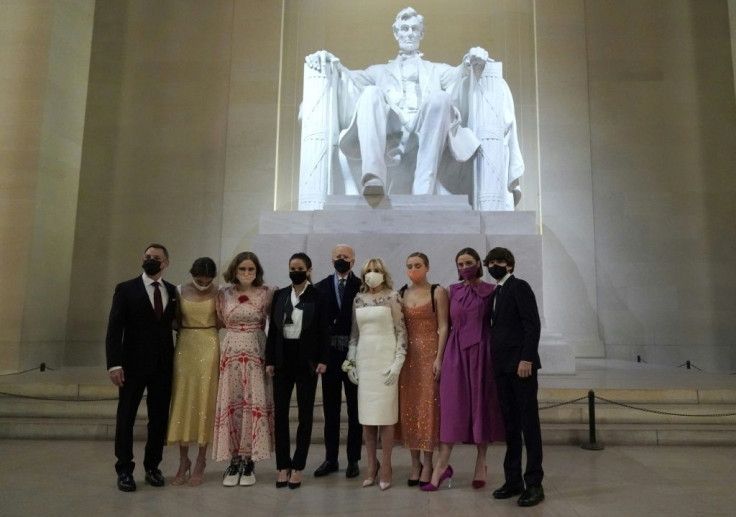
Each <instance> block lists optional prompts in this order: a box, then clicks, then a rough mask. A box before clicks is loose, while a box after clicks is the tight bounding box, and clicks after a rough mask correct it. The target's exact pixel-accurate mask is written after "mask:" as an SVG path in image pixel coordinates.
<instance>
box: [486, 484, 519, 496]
mask: <svg viewBox="0 0 736 517" xmlns="http://www.w3.org/2000/svg"><path fill="white" fill-rule="evenodd" d="M522 492H524V485H508V484H506V483H504V484H503V486H502V487H501V488H497V489H496V490H494V491H493V498H494V499H509V498H511V497H514V496H515V495H519V494H521V493H522Z"/></svg>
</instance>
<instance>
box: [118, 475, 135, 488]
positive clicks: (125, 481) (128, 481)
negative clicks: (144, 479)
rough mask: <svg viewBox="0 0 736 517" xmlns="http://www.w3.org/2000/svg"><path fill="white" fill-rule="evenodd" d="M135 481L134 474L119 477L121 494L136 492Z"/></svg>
mask: <svg viewBox="0 0 736 517" xmlns="http://www.w3.org/2000/svg"><path fill="white" fill-rule="evenodd" d="M136 488H138V487H136V486H135V479H133V474H120V475H118V490H120V491H121V492H135V489H136Z"/></svg>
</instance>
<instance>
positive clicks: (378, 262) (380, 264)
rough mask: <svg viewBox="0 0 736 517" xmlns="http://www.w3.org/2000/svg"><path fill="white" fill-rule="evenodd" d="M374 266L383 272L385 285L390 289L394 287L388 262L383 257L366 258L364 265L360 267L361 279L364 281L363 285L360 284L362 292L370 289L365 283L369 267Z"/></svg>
mask: <svg viewBox="0 0 736 517" xmlns="http://www.w3.org/2000/svg"><path fill="white" fill-rule="evenodd" d="M373 267H375V268H376V269H378V270H379V271H380V272H381V273H383V285H385V286H386V287H388V288H389V289H393V288H394V283H393V281H392V280H391V273H389V272H388V268H387V267H386V263H385V262H384V261H383V259H382V258H380V257H376V258H370V259H368V260H366V261H365V262H364V263H363V267H361V268H360V280H361V282H362V285H361V286H360V292H361V293H367V292H368V290H369V289H370V288H369V287H368V286H367V285H366V283H365V274H366V273H367V272H368V270H369V269H371V268H373Z"/></svg>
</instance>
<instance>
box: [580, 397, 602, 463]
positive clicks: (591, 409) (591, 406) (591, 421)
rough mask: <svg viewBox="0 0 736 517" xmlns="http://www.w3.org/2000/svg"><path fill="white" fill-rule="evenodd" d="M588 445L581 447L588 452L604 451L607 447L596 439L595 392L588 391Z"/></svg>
mask: <svg viewBox="0 0 736 517" xmlns="http://www.w3.org/2000/svg"><path fill="white" fill-rule="evenodd" d="M588 433H589V439H588V443H584V444H583V445H581V447H582V448H583V449H585V450H586V451H602V450H603V449H604V448H605V447H604V446H603V444H602V443H598V442H597V441H596V439H595V392H594V391H593V390H590V391H588Z"/></svg>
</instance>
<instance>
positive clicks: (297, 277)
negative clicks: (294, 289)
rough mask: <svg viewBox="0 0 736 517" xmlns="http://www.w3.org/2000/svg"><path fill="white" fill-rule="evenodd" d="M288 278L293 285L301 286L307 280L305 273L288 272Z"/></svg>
mask: <svg viewBox="0 0 736 517" xmlns="http://www.w3.org/2000/svg"><path fill="white" fill-rule="evenodd" d="M289 278H290V279H291V283H292V284H294V285H301V284H303V283H304V281H305V280H306V279H307V272H306V271H289Z"/></svg>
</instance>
